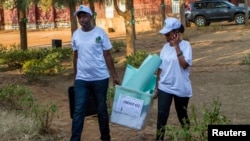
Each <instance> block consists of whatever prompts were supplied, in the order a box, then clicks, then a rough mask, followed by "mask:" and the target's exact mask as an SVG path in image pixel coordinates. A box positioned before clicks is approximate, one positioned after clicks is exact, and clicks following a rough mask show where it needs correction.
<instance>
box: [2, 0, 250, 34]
mask: <svg viewBox="0 0 250 141" xmlns="http://www.w3.org/2000/svg"><path fill="white" fill-rule="evenodd" d="M120 1H123V0H120ZM190 1H194V0H186V5H188V3H189V2H190ZM229 1H231V2H232V3H234V4H236V5H238V0H229ZM249 1H250V0H249ZM173 3H175V0H165V7H166V11H165V12H166V14H167V16H177V15H178V13H175V11H178V10H175V9H174V8H173V5H174V4H173ZM120 6H121V7H120V8H121V9H122V8H124V5H122V4H121V3H120ZM177 8H178V7H177ZM95 10H96V13H97V16H96V23H97V26H100V27H102V28H104V29H105V30H106V31H109V29H113V31H117V32H124V31H125V23H124V19H123V17H121V16H119V15H118V14H117V12H116V11H115V9H114V7H113V3H112V1H109V3H108V4H107V5H106V6H105V5H103V6H100V5H99V4H96V5H95ZM69 13H70V12H69V8H67V7H60V8H59V7H56V8H53V7H51V8H49V9H48V10H47V11H44V10H43V9H41V7H39V5H38V6H37V5H32V6H31V7H30V8H29V9H28V10H27V19H28V23H27V28H28V29H31V30H32V29H54V28H70V15H69ZM134 14H135V26H136V30H137V31H148V30H158V29H159V28H160V25H161V5H160V0H134ZM0 30H18V14H17V10H16V9H13V10H6V9H0Z"/></svg>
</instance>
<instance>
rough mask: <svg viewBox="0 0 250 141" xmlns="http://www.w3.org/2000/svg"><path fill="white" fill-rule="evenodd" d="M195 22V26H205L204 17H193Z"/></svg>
mask: <svg viewBox="0 0 250 141" xmlns="http://www.w3.org/2000/svg"><path fill="white" fill-rule="evenodd" d="M195 24H196V26H205V25H206V19H205V17H203V16H198V17H196V18H195Z"/></svg>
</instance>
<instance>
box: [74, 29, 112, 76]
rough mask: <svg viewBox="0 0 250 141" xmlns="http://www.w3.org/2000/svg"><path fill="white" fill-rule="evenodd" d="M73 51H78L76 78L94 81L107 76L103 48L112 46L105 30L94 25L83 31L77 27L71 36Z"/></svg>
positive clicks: (106, 48) (107, 48)
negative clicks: (90, 28)
mask: <svg viewBox="0 0 250 141" xmlns="http://www.w3.org/2000/svg"><path fill="white" fill-rule="evenodd" d="M72 48H73V51H76V50H77V51H78V59H77V75H76V80H85V81H95V80H103V79H106V78H109V77H110V76H109V71H108V68H107V65H106V62H105V59H104V56H103V50H109V49H111V48H112V44H111V42H110V40H109V37H108V35H107V34H106V32H105V31H104V30H103V29H101V28H99V27H95V28H94V29H92V30H91V31H88V32H84V31H82V30H81V29H77V30H76V31H75V32H74V33H73V36H72Z"/></svg>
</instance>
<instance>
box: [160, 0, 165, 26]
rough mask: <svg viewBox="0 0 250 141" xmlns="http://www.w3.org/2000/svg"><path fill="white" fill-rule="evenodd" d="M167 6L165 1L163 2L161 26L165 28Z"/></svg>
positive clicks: (162, 0)
mask: <svg viewBox="0 0 250 141" xmlns="http://www.w3.org/2000/svg"><path fill="white" fill-rule="evenodd" d="M165 11H166V5H165V2H164V0H161V21H162V24H161V27H163V26H164V21H165V19H166V12H165Z"/></svg>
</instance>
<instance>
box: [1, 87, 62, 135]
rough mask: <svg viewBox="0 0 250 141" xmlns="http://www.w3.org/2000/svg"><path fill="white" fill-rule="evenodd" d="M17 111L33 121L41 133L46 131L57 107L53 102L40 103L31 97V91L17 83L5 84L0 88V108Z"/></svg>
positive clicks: (55, 113)
mask: <svg viewBox="0 0 250 141" xmlns="http://www.w3.org/2000/svg"><path fill="white" fill-rule="evenodd" d="M2 107H4V108H5V109H6V110H10V111H14V112H15V111H18V113H17V114H23V115H25V116H26V117H27V118H30V119H31V120H32V121H34V124H35V125H36V127H38V128H39V129H40V132H41V133H48V132H49V128H50V126H51V123H52V120H53V119H54V117H55V116H56V115H57V111H58V107H57V104H56V103H54V102H48V103H47V104H46V105H42V104H40V103H39V102H38V101H37V100H36V99H34V98H33V95H32V92H31V91H30V90H29V89H27V88H25V87H22V86H19V85H5V86H3V88H2V89H1V90H0V108H2Z"/></svg>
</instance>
